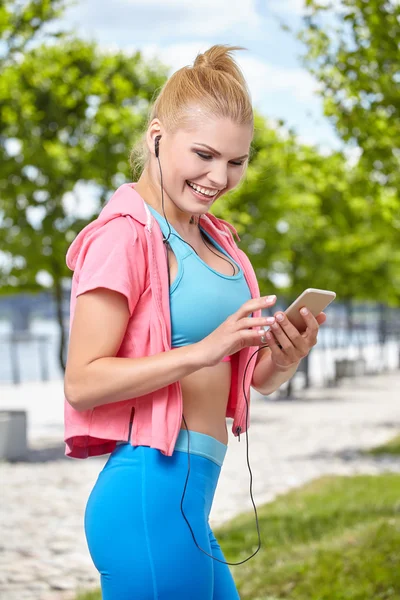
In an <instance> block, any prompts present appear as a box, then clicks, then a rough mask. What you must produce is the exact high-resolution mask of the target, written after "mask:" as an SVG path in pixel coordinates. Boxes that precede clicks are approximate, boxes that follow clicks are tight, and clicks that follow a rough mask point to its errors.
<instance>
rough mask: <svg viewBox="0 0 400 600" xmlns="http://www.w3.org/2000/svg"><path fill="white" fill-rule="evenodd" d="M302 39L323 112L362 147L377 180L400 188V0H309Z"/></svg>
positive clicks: (365, 163) (346, 138) (364, 160)
mask: <svg viewBox="0 0 400 600" xmlns="http://www.w3.org/2000/svg"><path fill="white" fill-rule="evenodd" d="M306 6H307V8H308V14H307V16H306V17H305V20H304V24H305V26H304V28H303V29H302V30H301V31H300V33H299V38H300V39H301V40H302V41H303V42H304V43H305V44H306V47H307V52H306V53H305V55H304V57H303V58H304V63H305V64H306V66H307V67H308V68H309V69H310V71H311V72H312V73H313V74H314V75H315V76H316V77H317V79H318V81H319V82H320V84H321V89H320V94H321V95H322V96H323V100H324V109H325V114H326V116H328V117H329V118H330V120H331V121H332V122H333V124H334V126H335V127H336V130H337V133H338V134H339V136H341V137H342V139H343V140H344V141H346V142H351V143H356V144H357V145H358V146H359V147H360V148H361V150H362V156H361V159H360V162H361V164H362V165H363V166H365V171H366V172H370V174H371V175H370V176H371V178H372V179H373V180H376V181H377V182H379V183H382V184H384V185H387V186H393V187H394V188H396V190H397V193H398V190H399V181H400V175H399V166H400V72H399V43H398V42H399V39H400V4H399V3H398V2H397V1H395V0H387V1H386V2H382V1H381V0H341V1H340V2H338V1H335V2H331V1H327V2H325V3H324V4H322V3H321V2H319V1H318V0H306Z"/></svg>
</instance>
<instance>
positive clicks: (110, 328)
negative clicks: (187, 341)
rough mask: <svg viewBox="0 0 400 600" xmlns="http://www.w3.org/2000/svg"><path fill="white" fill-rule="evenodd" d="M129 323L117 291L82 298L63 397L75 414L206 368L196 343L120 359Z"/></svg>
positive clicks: (124, 301) (78, 303)
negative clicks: (119, 351) (153, 353)
mask: <svg viewBox="0 0 400 600" xmlns="http://www.w3.org/2000/svg"><path fill="white" fill-rule="evenodd" d="M128 320H129V309H128V302H127V299H126V297H125V296H124V295H122V294H120V293H119V292H115V291H113V290H109V289H105V288H97V289H95V290H92V291H89V292H85V293H84V294H82V295H80V296H78V298H77V300H76V306H75V314H74V320H73V323H72V327H71V335H70V343H69V348H68V359H67V366H66V371H65V379H64V392H65V397H66V399H67V401H68V402H69V403H70V404H71V406H73V407H74V408H75V409H76V410H78V411H83V410H87V409H91V408H94V407H95V406H101V405H102V404H109V403H111V402H119V401H121V400H128V399H129V398H137V397H139V396H142V395H145V394H148V393H150V392H153V391H155V390H158V389H160V388H162V387H164V386H167V385H169V384H170V383H173V382H174V381H178V380H180V379H182V378H183V377H185V376H186V375H189V374H190V373H193V372H194V371H197V370H198V369H201V368H202V367H203V366H205V365H203V364H202V362H201V355H200V353H199V352H198V351H197V344H192V345H190V346H185V347H183V348H177V349H176V350H171V351H170V352H161V353H159V354H155V355H153V356H146V357H141V358H120V357H116V356H115V355H116V354H117V352H118V349H119V348H120V346H121V342H122V340H123V337H124V335H125V331H126V328H127V325H128ZM99 323H101V326H99Z"/></svg>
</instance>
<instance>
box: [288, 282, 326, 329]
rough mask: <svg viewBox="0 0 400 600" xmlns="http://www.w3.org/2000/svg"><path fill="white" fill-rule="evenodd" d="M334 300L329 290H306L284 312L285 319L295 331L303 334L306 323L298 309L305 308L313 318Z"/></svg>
mask: <svg viewBox="0 0 400 600" xmlns="http://www.w3.org/2000/svg"><path fill="white" fill-rule="evenodd" d="M335 298H336V294H335V292H331V291H330V290H319V289H317V288H307V289H306V290H304V292H302V293H301V294H300V296H298V297H297V298H296V300H295V301H294V302H292V304H291V305H290V306H289V307H288V308H287V309H286V310H285V311H284V313H285V314H286V316H287V318H288V319H289V321H290V322H291V323H293V325H294V326H295V327H296V329H297V330H298V331H299V332H300V333H303V332H304V331H305V330H306V329H307V325H306V322H305V320H304V318H303V316H302V315H301V314H300V312H299V311H300V308H302V307H303V306H306V307H307V308H308V310H309V311H310V312H311V314H312V315H314V317H316V316H317V315H319V313H320V312H321V311H323V310H324V308H326V307H327V306H328V305H329V304H330V303H331V302H333V300H334V299H335Z"/></svg>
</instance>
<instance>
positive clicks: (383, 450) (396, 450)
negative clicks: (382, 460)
mask: <svg viewBox="0 0 400 600" xmlns="http://www.w3.org/2000/svg"><path fill="white" fill-rule="evenodd" d="M363 454H374V455H380V454H398V455H400V433H399V434H398V435H396V436H395V437H394V438H393V439H391V440H389V441H388V442H386V444H382V446H376V447H375V448H369V449H368V450H364V452H363Z"/></svg>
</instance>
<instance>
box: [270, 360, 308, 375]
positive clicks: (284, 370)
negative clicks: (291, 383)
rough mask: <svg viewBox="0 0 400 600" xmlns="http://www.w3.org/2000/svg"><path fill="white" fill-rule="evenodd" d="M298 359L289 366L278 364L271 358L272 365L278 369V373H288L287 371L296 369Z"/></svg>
mask: <svg viewBox="0 0 400 600" xmlns="http://www.w3.org/2000/svg"><path fill="white" fill-rule="evenodd" d="M271 360H272V358H271ZM300 360H301V359H300ZM300 360H299V361H298V362H295V363H292V364H291V365H289V366H283V365H279V364H278V363H276V362H275V361H273V360H272V364H273V365H274V367H275V368H276V370H277V371H279V372H280V373H288V372H289V371H293V370H296V369H297V367H298V366H299V364H300Z"/></svg>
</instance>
